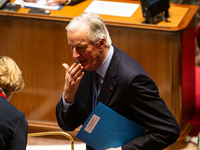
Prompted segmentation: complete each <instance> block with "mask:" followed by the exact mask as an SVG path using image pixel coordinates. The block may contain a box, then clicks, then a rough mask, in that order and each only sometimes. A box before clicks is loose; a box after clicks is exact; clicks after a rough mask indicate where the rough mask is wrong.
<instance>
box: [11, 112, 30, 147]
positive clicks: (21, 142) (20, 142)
mask: <svg viewBox="0 0 200 150" xmlns="http://www.w3.org/2000/svg"><path fill="white" fill-rule="evenodd" d="M27 135H28V123H27V120H26V117H25V115H23V118H22V119H21V120H20V122H19V123H18V125H17V127H16V129H15V132H14V135H13V136H12V139H11V142H10V144H9V148H8V149H9V150H16V149H20V150H26V145H27Z"/></svg>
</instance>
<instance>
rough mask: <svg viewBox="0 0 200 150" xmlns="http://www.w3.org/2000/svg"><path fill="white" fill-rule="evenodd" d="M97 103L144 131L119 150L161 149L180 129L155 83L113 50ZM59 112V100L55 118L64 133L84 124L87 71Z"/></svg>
mask: <svg viewBox="0 0 200 150" xmlns="http://www.w3.org/2000/svg"><path fill="white" fill-rule="evenodd" d="M111 87H112V88H111ZM98 101H100V102H102V103H103V104H105V105H107V106H108V107H110V108H111V109H113V110H114V111H116V112H118V113H119V114H121V115H123V116H124V117H126V118H128V119H130V120H132V121H135V122H137V123H139V124H141V125H143V126H145V127H146V128H147V129H148V131H147V132H145V133H144V134H143V135H141V136H139V137H138V138H136V139H134V140H132V141H130V142H128V143H127V144H125V145H123V146H122V149H123V150H161V149H163V148H165V147H167V146H168V145H170V144H172V143H173V142H175V141H176V140H177V138H178V137H179V135H180V127H179V125H178V123H177V121H176V119H175V118H174V116H173V115H172V113H171V112H170V111H169V109H168V108H167V106H166V104H165V103H164V101H163V100H162V99H161V98H160V96H159V92H158V89H157V86H156V85H155V83H154V82H153V81H152V80H151V78H150V77H149V76H148V74H147V73H146V72H145V70H144V69H143V68H142V66H141V65H140V64H138V63H137V62H136V61H135V60H134V59H132V58H131V57H130V56H128V55H127V54H126V53H125V52H123V51H121V50H119V49H118V48H116V47H114V53H113V57H112V59H111V63H110V65H109V68H108V70H107V72H106V75H105V78H104V81H103V84H102V87H101V91H100V94H99V97H98ZM61 110H62V100H61V101H59V103H58V105H57V110H56V115H57V119H58V124H59V126H60V127H61V128H62V129H63V130H65V131H69V130H74V129H75V128H77V127H78V126H79V125H81V124H83V123H84V122H85V121H86V119H87V117H88V116H89V115H90V113H91V111H92V83H91V72H88V71H85V75H84V77H83V79H82V80H81V83H80V86H79V89H78V91H77V93H76V100H75V103H74V104H73V105H72V106H71V107H70V108H69V110H68V111H67V112H66V113H62V111H61ZM90 149H91V148H90V147H87V150H90Z"/></svg>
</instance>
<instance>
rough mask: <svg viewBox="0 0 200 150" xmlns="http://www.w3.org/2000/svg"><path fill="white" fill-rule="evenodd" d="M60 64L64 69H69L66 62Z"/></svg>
mask: <svg viewBox="0 0 200 150" xmlns="http://www.w3.org/2000/svg"><path fill="white" fill-rule="evenodd" d="M62 65H63V67H64V68H65V70H66V71H68V69H69V65H68V64H66V63H63V64H62Z"/></svg>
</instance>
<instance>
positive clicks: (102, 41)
mask: <svg viewBox="0 0 200 150" xmlns="http://www.w3.org/2000/svg"><path fill="white" fill-rule="evenodd" d="M99 43H100V44H99V48H100V50H103V49H104V48H105V45H106V40H105V38H103V39H101V41H100V42H99Z"/></svg>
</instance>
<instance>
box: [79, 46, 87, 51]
mask: <svg viewBox="0 0 200 150" xmlns="http://www.w3.org/2000/svg"><path fill="white" fill-rule="evenodd" d="M77 49H78V50H84V49H85V47H83V46H80V47H77Z"/></svg>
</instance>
